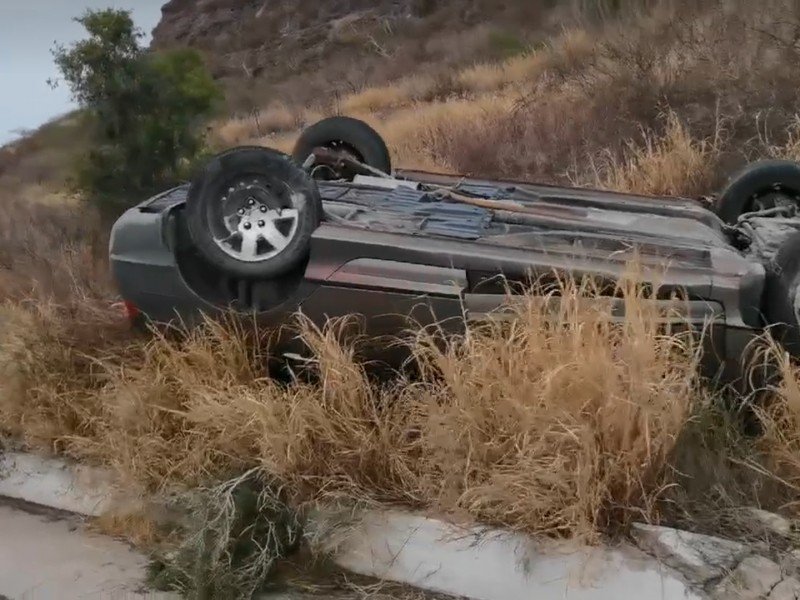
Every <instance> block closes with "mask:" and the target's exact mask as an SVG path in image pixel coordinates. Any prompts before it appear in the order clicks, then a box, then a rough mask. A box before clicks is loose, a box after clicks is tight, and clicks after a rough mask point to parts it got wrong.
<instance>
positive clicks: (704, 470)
mask: <svg viewBox="0 0 800 600" xmlns="http://www.w3.org/2000/svg"><path fill="white" fill-rule="evenodd" d="M623 4H624V3H623ZM646 4H647V7H648V10H636V11H634V10H633V9H631V8H630V7H627V6H628V5H627V4H625V6H626V7H627V8H625V9H624V10H620V12H618V13H615V14H614V16H613V18H612V17H611V16H609V15H605V16H604V18H602V19H599V20H598V19H597V18H595V19H593V20H591V21H586V22H584V21H582V20H581V19H579V18H577V17H573V21H571V25H570V27H569V28H567V29H565V30H563V31H562V32H560V33H558V34H556V35H554V36H552V37H549V38H547V39H545V40H540V43H531V48H529V49H526V50H525V51H521V52H515V53H514V54H513V56H511V57H510V58H506V59H505V60H500V61H493V62H478V63H474V64H466V63H465V64H464V65H461V67H460V68H458V69H451V70H450V72H449V74H447V75H442V74H440V73H434V72H430V73H428V72H426V71H425V70H421V71H420V72H418V73H415V74H414V75H413V76H409V77H405V78H401V79H396V80H394V81H391V82H388V83H385V84H383V83H382V84H381V86H379V87H365V88H364V89H358V90H354V91H353V92H352V93H350V94H346V95H342V96H340V97H339V98H338V100H337V101H335V102H332V103H328V104H325V105H310V106H307V107H303V108H298V107H297V106H296V105H295V104H293V103H292V102H291V99H288V100H284V101H280V100H275V101H272V102H271V103H270V104H269V105H267V106H266V107H264V108H263V109H261V110H260V111H255V112H253V113H252V114H251V115H250V116H238V117H235V118H232V119H230V120H228V121H226V122H224V123H220V124H218V126H217V127H216V129H215V135H216V138H217V143H218V144H220V145H232V144H242V143H246V142H251V141H256V142H259V143H264V144H268V145H271V146H275V147H278V148H282V149H289V148H290V147H291V144H292V142H293V140H294V137H295V136H296V134H297V130H298V129H299V128H300V127H302V126H303V124H305V123H308V122H310V121H313V120H315V119H316V118H318V117H319V116H321V115H324V114H327V113H330V112H336V111H340V112H344V113H346V114H350V115H353V116H357V117H360V118H364V119H365V120H367V121H368V122H370V123H371V124H373V125H374V126H376V128H377V129H378V130H379V131H380V132H381V133H382V134H383V135H384V136H385V137H386V139H387V141H388V143H389V145H390V148H391V150H392V152H393V156H394V160H395V163H396V164H397V165H398V166H403V167H418V168H429V169H433V170H449V171H455V172H461V173H480V174H484V175H487V176H503V177H515V178H530V179H534V180H542V181H551V182H566V181H569V182H574V183H577V184H580V185H592V186H598V187H603V188H610V189H618V190H622V191H629V192H638V193H644V194H654V195H659V194H686V195H692V196H696V195H701V194H707V193H709V192H712V191H713V190H715V189H717V188H718V187H719V184H720V183H721V182H722V181H723V180H724V179H725V177H726V175H727V174H728V173H730V172H731V170H732V169H734V168H736V167H738V166H739V165H740V164H742V163H743V162H744V161H746V160H749V159H753V158H756V157H760V156H775V157H788V158H793V159H796V158H797V157H798V156H800V153H799V152H798V147H799V146H800V144H799V143H798V140H799V139H800V127H798V118H799V117H798V116H797V115H798V114H800V106H798V104H797V99H796V95H795V94H794V91H793V90H794V89H795V87H796V83H797V82H798V81H800V72H798V71H797V69H798V65H800V61H798V60H797V58H798V52H800V48H798V47H797V44H796V41H795V40H796V39H797V37H798V36H799V35H800V14H797V12H796V7H795V6H794V3H792V2H789V1H788V0H768V1H766V2H764V3H760V4H756V3H752V2H745V1H744V0H698V1H697V2H688V0H687V1H682V0H674V1H671V0H659V1H658V2H649V3H646ZM574 14H577V15H578V16H580V13H574ZM778 15H779V16H778ZM497 43H499V42H497ZM487 148H488V149H491V151H490V152H487ZM25 156H28V158H27V159H26V160H28V161H30V159H31V157H30V156H29V155H27V154H25V152H23V153H22V154H21V155H18V154H13V155H12V154H8V155H3V156H0V161H8V162H2V163H1V164H0V167H2V165H8V168H7V169H5V170H4V171H3V172H2V174H0V178H2V180H3V181H4V182H9V181H11V180H10V179H8V177H10V176H12V175H13V177H14V178H15V180H14V185H13V186H7V187H5V188H4V192H3V196H4V198H3V200H4V202H6V204H5V210H4V212H3V218H2V219H0V268H1V269H2V270H1V271H0V282H1V283H2V300H3V305H2V310H1V312H2V323H3V324H2V328H0V372H1V374H2V377H1V378H0V431H2V432H3V433H5V434H9V435H13V436H15V437H17V438H19V439H22V440H23V441H24V442H26V443H27V444H28V445H29V446H30V447H31V448H33V449H35V450H38V451H42V452H54V453H59V454H64V455H67V456H71V457H74V458H78V459H81V460H88V461H93V462H97V463H101V464H104V465H107V466H110V467H112V468H114V469H115V470H116V471H117V473H118V474H119V475H120V477H122V478H123V479H124V480H125V481H127V482H129V483H130V484H131V485H132V486H137V487H138V488H139V489H141V490H142V491H143V492H148V493H159V492H164V491H166V490H167V489H168V488H170V489H171V488H172V487H173V486H176V485H177V486H196V485H205V486H213V484H215V483H218V482H219V481H231V480H232V479H235V478H236V477H238V476H240V475H241V474H242V473H245V472H251V473H257V474H259V476H263V477H267V478H269V480H270V481H277V482H279V484H280V485H282V486H285V488H284V489H285V490H286V493H287V494H288V496H287V498H288V499H287V502H288V504H290V505H292V506H293V507H301V506H304V505H307V504H309V503H312V504H313V503H315V502H318V501H325V500H341V499H343V498H344V499H349V500H351V501H359V502H367V503H381V504H400V505H404V506H410V507H414V508H419V509H423V510H426V511H430V512H433V513H437V514H446V515H448V516H449V518H452V519H457V520H466V521H470V520H479V521H482V522H485V523H490V524H495V525H500V526H504V527H510V528H514V529H519V530H524V531H528V532H533V533H542V534H547V535H553V536H558V537H577V538H580V539H588V540H592V541H596V540H598V539H600V538H601V537H603V536H605V535H608V534H615V533H619V532H622V531H624V530H625V526H626V525H627V524H629V523H630V522H631V521H633V520H644V521H651V522H659V521H667V522H674V523H679V524H684V525H687V526H693V527H695V528H699V529H703V530H705V531H709V532H713V531H731V527H732V526H733V525H732V524H734V523H736V522H737V517H736V515H737V514H739V513H738V512H737V511H738V510H739V508H740V507H742V506H745V505H758V506H762V507H764V508H769V509H774V510H780V511H784V512H791V513H795V514H796V512H797V508H798V507H797V504H796V501H793V500H792V498H793V497H796V495H797V491H798V486H800V433H799V432H800V388H798V385H799V384H798V382H800V372H798V371H797V367H796V365H793V364H791V363H790V362H789V361H788V359H787V358H786V357H785V356H784V355H783V354H782V353H781V352H780V350H779V349H778V348H776V347H774V346H772V345H770V343H769V341H768V340H765V341H764V345H763V347H764V348H765V350H764V356H766V357H767V358H768V359H769V361H771V362H772V363H773V364H775V365H777V367H778V369H779V372H780V377H779V378H778V379H777V381H776V382H774V383H773V386H772V388H770V390H769V397H770V398H771V400H772V401H771V402H770V403H769V404H766V405H761V406H758V407H756V408H755V412H756V416H757V419H758V421H759V423H760V425H761V431H760V433H759V434H758V435H756V436H751V437H747V436H745V435H744V434H743V433H742V428H741V423H740V415H739V414H738V413H737V412H736V411H730V410H729V407H730V405H731V402H733V403H734V404H736V403H738V404H745V403H746V402H747V401H748V400H749V399H743V398H737V397H735V396H734V397H733V400H731V399H730V398H727V399H726V400H727V403H726V404H724V405H723V404H721V403H720V399H719V398H715V397H710V396H709V394H710V393H709V391H708V390H706V388H704V387H702V386H701V385H700V382H699V381H698V371H697V361H698V358H699V357H698V348H697V347H695V346H694V345H693V344H692V343H691V342H690V340H688V339H687V338H685V337H683V336H681V335H679V334H668V333H664V332H662V331H659V330H658V328H657V327H656V326H655V325H654V319H653V318H652V317H653V315H652V312H651V311H650V309H649V308H648V304H647V302H645V301H644V300H643V299H642V298H641V297H640V296H639V295H638V293H637V292H636V291H635V289H634V288H631V287H630V286H627V285H624V286H623V287H625V293H626V294H627V296H626V298H627V303H628V309H629V312H628V316H627V318H626V320H625V322H624V323H623V324H622V325H620V326H615V325H612V324H611V323H610V322H609V320H608V318H607V317H608V315H607V314H606V313H603V312H602V311H599V312H598V311H596V310H595V311H587V310H586V309H585V307H584V305H583V304H582V303H580V302H579V298H580V296H581V295H582V294H586V293H591V290H590V289H589V288H586V287H583V286H584V285H585V283H584V282H565V285H566V288H565V289H564V297H565V299H566V302H565V303H564V304H563V308H562V310H561V312H560V313H559V314H558V315H557V318H556V319H555V320H553V319H552V318H551V317H548V316H547V314H546V313H545V311H544V309H543V307H542V306H541V305H540V304H537V302H536V301H535V299H533V298H531V299H530V301H529V302H528V303H527V304H525V305H524V306H523V307H522V308H520V312H519V319H518V321H517V322H516V323H515V324H514V325H513V326H510V327H505V328H500V327H494V326H487V327H484V328H477V329H474V330H471V331H470V333H469V334H468V335H467V336H465V337H463V338H461V339H457V340H454V343H453V344H452V345H451V346H449V347H448V348H447V349H445V350H442V349H441V348H439V347H438V346H437V345H436V344H433V343H432V340H431V338H430V337H429V336H428V335H427V334H425V333H424V332H420V333H419V335H418V336H417V337H415V338H413V339H411V340H410V341H409V342H408V343H410V344H411V346H412V349H413V355H414V356H415V361H416V366H417V376H415V377H413V378H412V377H411V376H410V375H408V374H400V375H399V376H398V378H397V379H396V380H394V381H390V382H384V383H382V384H376V383H375V382H374V381H372V380H371V379H370V378H369V377H368V376H367V374H366V373H365V371H364V369H363V366H362V365H361V364H360V363H359V362H358V361H357V360H356V359H355V355H356V350H357V349H356V348H353V347H351V346H350V345H348V344H345V343H342V341H341V339H340V338H341V336H340V333H341V331H342V328H343V324H342V323H330V324H328V326H327V327H325V328H324V329H322V330H317V329H314V328H313V327H311V326H310V325H309V324H307V323H302V322H301V323H300V324H299V327H300V329H301V332H302V335H303V336H304V339H305V341H306V343H307V345H308V347H309V352H310V354H311V355H312V356H313V358H314V363H313V364H312V366H311V367H310V369H311V371H312V373H311V375H312V376H311V377H303V378H299V379H298V380H297V381H294V382H292V383H291V384H288V385H287V384H284V383H279V382H276V381H274V380H272V379H269V378H267V377H266V367H265V365H266V360H267V359H268V349H266V348H265V346H264V344H263V343H261V342H263V340H262V334H261V333H260V332H256V331H255V330H254V329H253V328H252V327H250V326H249V325H248V324H246V323H245V324H242V323H239V324H234V323H232V322H231V323H222V324H220V323H211V322H209V323H207V324H205V325H204V326H203V327H201V328H199V329H197V330H194V331H187V332H183V333H182V335H178V336H169V337H167V336H162V335H154V336H150V337H147V338H146V339H144V340H142V339H137V338H134V337H132V334H131V333H130V332H129V331H128V330H127V328H126V325H125V323H124V322H123V321H122V319H121V317H120V316H118V315H117V313H116V311H114V310H113V309H112V304H113V302H114V300H115V299H114V294H113V288H112V287H111V286H110V283H109V280H108V273H107V262H106V252H107V227H106V226H105V225H104V224H102V223H101V222H100V221H99V219H95V217H94V216H93V215H91V214H90V213H89V212H87V211H86V209H85V208H83V207H82V206H80V205H79V204H75V203H69V202H65V201H64V199H63V197H61V196H58V197H56V198H54V196H53V193H52V192H51V191H49V190H50V187H49V183H50V182H47V181H45V182H44V183H42V184H41V185H39V186H38V187H31V186H29V185H27V184H26V185H22V184H23V183H24V180H25V177H26V173H23V172H21V171H20V170H19V169H22V171H25V168H22V167H21V166H20V165H26V164H35V165H38V164H39V163H36V161H33V163H31V162H20V161H22V159H23V158H24V157H25ZM37 169H39V167H38V166H37ZM34 171H35V172H37V173H38V172H40V171H36V170H34ZM16 178H19V179H20V180H21V181H17V180H16ZM420 373H421V374H422V377H419V374H420ZM723 408H724V410H723ZM226 514H227V513H226ZM226 531H227V529H226V528H224V527H223V528H218V530H217V531H216V537H215V538H214V539H215V540H216V542H214V543H218V542H219V540H220V539H221V538H220V536H221V537H222V538H224V537H225V536H226V535H227V533H226ZM153 535H154V534H153V533H152V532H147V535H146V536H145V537H146V538H147V539H152V537H153ZM193 539H195V541H196V540H197V539H199V538H193ZM212 546H213V544H212ZM195 547H196V545H195ZM211 550H212V554H213V552H216V554H215V557H216V558H215V559H214V560H216V563H215V564H217V565H218V566H219V565H224V564H225V561H226V560H227V558H228V555H227V554H226V553H227V552H229V550H230V549H229V548H228V547H227V546H225V545H224V544H222V545H217V546H213V547H212V548H211ZM205 556H206V559H207V558H208V553H207V552H206V553H205ZM194 559H196V556H195V557H194V558H193V559H192V560H194ZM182 564H183V565H184V570H190V568H191V565H195V566H197V564H199V563H192V562H191V560H189V562H186V561H183V563H182ZM228 566H230V565H228ZM233 570H234V571H235V569H233ZM228 571H229V572H230V571H231V569H228Z"/></svg>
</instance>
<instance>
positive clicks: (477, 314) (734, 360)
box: [110, 117, 800, 373]
mask: <svg viewBox="0 0 800 600" xmlns="http://www.w3.org/2000/svg"><path fill="white" fill-rule="evenodd" d="M798 206H800V165H798V164H795V163H793V162H789V161H761V162H756V163H753V164H751V165H749V166H748V167H746V168H745V169H743V170H742V171H741V172H740V173H738V174H737V175H736V176H735V177H733V178H732V179H731V181H730V182H729V184H728V186H727V187H726V189H725V190H723V191H722V193H721V194H719V195H718V196H717V197H716V199H715V200H714V201H713V206H712V207H711V208H707V207H706V206H705V205H704V204H703V203H702V202H700V201H697V200H692V199H684V198H662V197H642V196H635V195H629V194H621V193H614V192H607V191H598V190H590V189H580V188H569V187H556V186H549V185H541V184H535V183H528V182H517V181H490V180H485V179H475V178H462V177H455V176H449V175H440V174H431V173H424V172H416V171H404V170H393V169H392V165H391V159H390V156H389V152H388V150H387V147H386V145H385V143H384V141H383V140H382V139H381V137H380V136H379V135H378V134H377V133H376V132H375V131H374V130H372V129H371V128H370V127H369V126H368V125H367V124H366V123H364V122H362V121H358V120H355V119H351V118H347V117H332V118H328V119H324V120H322V121H320V122H318V123H316V124H315V125H312V126H311V127H309V128H307V129H306V130H305V131H304V132H303V133H302V134H301V136H300V138H299V140H298V142H297V144H296V147H295V149H294V151H293V154H292V156H288V155H285V154H283V153H280V152H277V151H275V150H272V149H269V148H263V147H250V146H247V147H238V148H233V149H231V150H228V151H226V152H223V153H221V154H219V155H217V156H216V157H214V158H213V159H212V160H210V161H209V162H208V163H207V164H206V165H205V167H204V168H203V169H202V170H201V171H200V172H199V173H198V174H197V175H196V177H195V178H194V180H193V181H192V182H191V183H190V184H188V185H184V186H180V187H176V188H174V189H170V190H167V191H165V192H164V193H162V194H160V195H157V196H155V197H153V198H150V199H148V200H145V201H144V202H142V203H141V204H139V205H138V206H136V207H134V208H131V209H129V210H128V211H127V212H125V213H124V214H123V215H122V216H121V217H120V218H119V219H118V220H117V222H116V223H115V225H114V227H113V230H112V235H111V242H110V260H111V268H112V273H113V277H114V279H115V281H116V284H117V286H118V289H119V291H120V293H121V295H122V297H123V298H124V300H125V305H126V307H127V310H128V313H129V315H130V316H131V317H132V318H140V317H141V316H146V317H147V318H148V319H150V320H154V321H170V320H173V319H175V318H181V319H182V320H184V321H188V322H191V321H192V320H193V319H194V318H195V317H197V316H198V315H200V314H202V313H206V314H215V313H220V312H222V311H225V312H229V311H230V310H233V311H235V312H239V313H243V314H249V315H252V314H253V313H255V314H256V315H257V318H258V319H259V322H260V323H263V324H264V325H265V326H268V327H272V326H277V325H280V324H282V323H284V322H286V321H287V320H288V319H289V318H290V317H291V316H292V315H293V314H294V313H295V312H297V311H298V310H301V311H302V312H303V313H304V314H305V315H306V316H307V317H309V318H310V319H312V320H314V321H316V322H322V321H324V320H326V319H327V318H331V317H337V316H343V315H348V314H354V313H355V314H360V315H362V316H363V317H364V322H365V323H366V326H367V329H366V331H367V333H369V334H372V335H384V334H391V333H392V332H396V331H399V330H400V329H402V328H405V327H407V325H408V322H407V321H406V320H405V316H409V315H410V316H412V317H413V318H414V319H415V320H416V321H417V322H421V323H431V322H433V321H436V322H442V323H449V325H447V327H449V328H452V329H453V330H457V329H458V328H460V327H463V324H464V323H465V321H467V320H469V319H484V318H487V317H491V316H492V315H495V314H496V311H498V310H499V309H501V308H502V307H503V306H504V305H505V304H506V302H507V301H508V295H507V294H508V290H509V289H513V288H509V287H508V285H507V284H508V282H512V283H513V282H518V283H522V284H524V283H526V282H530V281H531V278H540V277H545V278H546V277H550V276H552V275H553V274H559V273H560V274H565V275H569V276H575V277H581V276H586V275H588V276H591V277H596V278H598V279H599V280H602V281H609V282H613V281H616V280H617V279H618V278H619V277H620V276H622V275H623V273H624V271H625V269H626V268H627V266H628V265H629V264H630V261H631V260H632V259H633V258H634V257H635V258H636V260H637V261H638V262H639V264H640V265H641V268H642V269H643V271H642V272H643V273H645V274H647V273H653V277H654V278H655V277H658V290H659V291H658V295H657V296H656V297H654V298H653V299H652V300H653V301H654V302H656V303H664V305H665V306H667V305H670V306H673V307H675V306H677V307H678V309H679V310H678V312H677V313H672V314H674V319H675V320H676V322H677V321H680V322H682V323H689V324H695V325H696V326H697V327H698V328H701V327H704V326H705V324H707V323H708V322H709V321H713V323H714V326H713V327H712V328H711V330H712V332H713V335H712V336H711V338H712V339H711V342H712V343H711V347H712V349H713V352H712V354H713V357H714V363H715V364H716V365H717V367H722V368H723V370H724V371H726V372H728V373H735V372H738V366H739V359H740V357H741V355H742V351H743V349H744V347H745V345H746V344H747V343H748V342H749V341H750V340H751V339H752V338H753V336H754V335H756V334H758V333H759V332H760V331H762V330H763V328H765V327H767V326H771V327H774V328H775V330H776V332H777V335H778V337H779V338H780V339H781V340H782V341H783V343H784V344H785V345H786V347H787V348H788V349H789V350H791V351H795V350H796V347H797V342H798V341H800V323H799V322H798V309H799V308H800V289H799V287H798V285H799V284H800V215H798ZM500 276H502V277H500ZM609 289H613V286H611V287H610V288H609ZM609 293H610V294H611V295H612V297H611V298H609V299H606V300H610V301H611V302H618V303H619V306H617V307H616V308H617V309H618V310H616V311H615V314H617V315H618V316H619V317H620V318H621V317H622V316H623V315H622V311H623V310H624V303H623V300H622V299H619V298H617V299H615V298H613V291H611V292H609ZM675 293H680V294H681V298H682V300H681V302H680V303H679V304H677V305H676V304H675V302H674V300H673V299H672V298H674V295H675ZM465 317H466V319H465Z"/></svg>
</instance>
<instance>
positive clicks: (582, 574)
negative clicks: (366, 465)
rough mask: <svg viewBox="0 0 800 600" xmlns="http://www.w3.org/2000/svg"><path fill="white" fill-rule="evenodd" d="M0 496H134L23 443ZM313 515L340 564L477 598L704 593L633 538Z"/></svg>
mask: <svg viewBox="0 0 800 600" xmlns="http://www.w3.org/2000/svg"><path fill="white" fill-rule="evenodd" d="M0 496H6V497H9V498H14V499H17V500H22V501H25V502H30V503H33V504H38V505H42V506H46V507H50V508H55V509H58V510H64V511H69V512H72V513H77V514H80V515H85V516H100V515H102V514H105V513H107V512H108V511H117V510H121V509H122V507H130V506H132V503H134V502H136V499H134V498H131V497H130V495H126V494H124V493H121V492H120V491H119V490H117V489H116V488H115V486H114V484H113V476H112V475H111V473H109V472H107V471H104V470H103V469H97V468H92V467H86V466H81V465H75V464H70V463H68V462H66V461H62V460H55V459H44V458H40V457H37V456H33V455H30V454H25V453H22V452H6V453H4V454H2V455H0ZM139 506H142V505H141V503H139ZM311 523H312V526H311V529H312V530H315V536H314V537H315V539H316V540H317V542H318V543H319V545H320V546H321V547H322V548H323V549H324V550H326V551H328V552H329V553H330V555H331V557H332V559H333V561H334V562H335V563H336V564H337V565H339V566H340V567H342V568H344V569H347V570H349V571H351V572H354V573H358V574H361V575H366V576H370V577H375V578H378V579H383V580H391V581H395V582H399V583H404V584H407V585H410V586H413V587H417V588H421V589H424V590H428V591H432V592H438V593H444V594H449V595H452V596H457V597H464V598H470V599H472V600H529V599H530V598H537V600H550V599H552V600H556V599H558V600H565V599H566V600H624V599H625V598H632V599H633V598H648V599H651V598H652V599H653V600H661V599H664V600H679V599H680V600H692V599H697V600H699V599H700V598H702V597H703V596H702V595H698V593H696V592H695V591H693V590H692V589H691V588H690V587H689V586H688V584H686V583H685V582H684V580H683V579H681V578H680V577H679V576H678V575H677V574H676V573H675V572H674V571H672V570H671V569H667V568H666V567H664V566H663V565H661V564H660V563H658V562H657V561H655V560H654V559H652V558H650V557H648V556H647V555H645V554H644V553H643V552H641V551H640V550H639V549H637V548H635V547H633V546H620V547H617V548H603V547H601V548H591V549H589V548H576V547H574V546H573V547H572V548H566V547H557V546H554V545H552V544H543V543H541V542H539V541H537V540H534V539H533V538H530V537H529V536H525V535H521V534H514V533H509V532H503V531H498V530H489V529H484V528H477V527H474V528H469V529H464V528H459V527H456V526H454V525H451V524H448V523H445V522H443V521H438V520H435V519H430V518H427V517H424V516H419V515H414V514H409V513H404V512H400V511H366V512H362V513H360V514H359V515H358V517H356V518H355V520H354V519H353V518H352V517H351V518H349V519H347V520H346V525H345V522H344V520H343V519H342V518H341V516H340V513H339V514H337V513H336V511H319V512H317V513H316V514H315V515H313V516H312V517H311Z"/></svg>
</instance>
